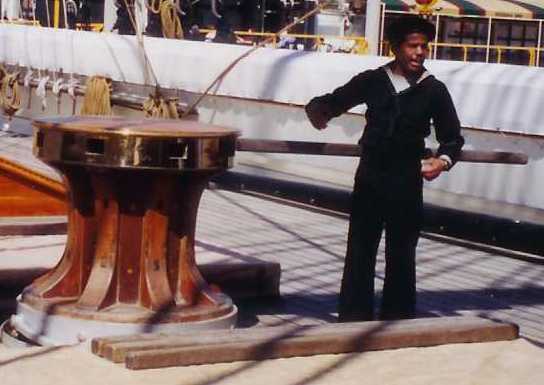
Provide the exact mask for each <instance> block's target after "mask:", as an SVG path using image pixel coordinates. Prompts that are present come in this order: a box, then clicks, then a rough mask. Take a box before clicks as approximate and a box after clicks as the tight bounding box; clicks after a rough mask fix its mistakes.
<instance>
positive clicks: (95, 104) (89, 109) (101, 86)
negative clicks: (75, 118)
mask: <svg viewBox="0 0 544 385" xmlns="http://www.w3.org/2000/svg"><path fill="white" fill-rule="evenodd" d="M110 93H111V82H110V81H109V80H108V79H106V78H105V77H103V76H92V77H90V78H89V79H87V83H86V84H85V97H84V99H83V106H82V107H81V111H80V112H79V114H80V115H112V111H111V100H110Z"/></svg>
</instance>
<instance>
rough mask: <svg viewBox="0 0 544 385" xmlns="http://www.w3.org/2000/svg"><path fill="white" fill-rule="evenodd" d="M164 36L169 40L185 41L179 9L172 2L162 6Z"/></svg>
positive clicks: (165, 1)
mask: <svg viewBox="0 0 544 385" xmlns="http://www.w3.org/2000/svg"><path fill="white" fill-rule="evenodd" d="M160 14H161V15H160V16H161V27H162V35H163V36H164V37H165V38H167V39H183V28H182V27H181V20H180V18H179V16H178V11H177V8H176V6H175V4H174V2H173V1H172V0H162V1H161V4H160Z"/></svg>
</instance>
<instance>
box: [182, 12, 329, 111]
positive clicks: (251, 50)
mask: <svg viewBox="0 0 544 385" xmlns="http://www.w3.org/2000/svg"><path fill="white" fill-rule="evenodd" d="M325 5H326V4H321V5H318V6H317V7H315V8H314V9H312V10H311V11H310V12H308V13H306V14H305V15H304V16H302V17H301V18H299V19H297V20H295V21H293V22H292V23H290V24H287V25H286V26H285V27H283V28H282V29H280V30H279V31H278V32H276V33H275V34H274V35H273V36H270V37H268V38H266V39H265V40H263V41H261V42H260V43H259V44H257V45H256V46H255V47H253V48H251V49H250V50H248V51H246V52H245V53H243V54H242V55H240V56H238V57H237V58H236V59H234V60H233V61H232V63H230V64H229V65H228V66H227V68H225V69H224V70H223V72H221V73H220V74H219V75H218V76H217V77H216V78H215V79H214V81H213V82H212V83H211V84H210V85H209V86H208V88H206V90H205V91H204V93H203V94H202V95H200V96H199V97H198V99H197V100H196V101H195V102H193V104H191V105H190V106H189V108H187V109H186V110H185V111H184V112H183V114H182V115H181V118H184V117H186V116H187V115H189V113H190V112H191V111H193V110H194V108H195V107H196V106H197V105H198V104H199V103H200V102H201V101H202V99H204V98H205V97H206V96H207V95H208V94H209V93H210V90H211V89H212V88H213V87H214V86H215V85H216V84H217V83H218V82H219V81H221V80H222V79H223V78H224V77H225V76H226V75H227V74H228V73H229V72H230V71H231V70H232V69H233V68H234V67H235V66H236V65H237V64H238V63H239V62H241V61H242V60H243V59H245V58H246V57H248V56H249V55H251V54H252V53H253V52H255V51H256V50H258V49H259V48H262V47H264V46H266V45H267V44H269V43H272V42H274V41H275V40H276V39H277V38H278V37H280V35H282V34H283V33H286V32H287V31H289V30H290V29H291V28H293V27H294V26H295V25H297V24H299V23H300V22H302V21H304V20H306V19H307V18H309V17H311V16H312V15H314V14H316V13H318V12H321V10H322V9H323V8H324V7H325Z"/></svg>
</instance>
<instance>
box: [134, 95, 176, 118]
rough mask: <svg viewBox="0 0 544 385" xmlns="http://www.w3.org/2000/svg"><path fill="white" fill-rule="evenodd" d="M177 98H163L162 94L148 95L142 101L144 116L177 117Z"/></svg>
mask: <svg viewBox="0 0 544 385" xmlns="http://www.w3.org/2000/svg"><path fill="white" fill-rule="evenodd" d="M177 101H178V99H177V98H169V99H167V100H165V99H164V98H163V97H162V96H160V95H159V96H157V95H149V98H147V100H146V101H145V102H144V103H143V106H142V107H143V110H144V113H145V117H146V118H164V119H179V114H178V109H177Z"/></svg>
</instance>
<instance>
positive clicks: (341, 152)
mask: <svg viewBox="0 0 544 385" xmlns="http://www.w3.org/2000/svg"><path fill="white" fill-rule="evenodd" d="M236 150H237V151H251V152H270V153H280V154H282V153H283V154H306V155H329V156H360V155H361V148H360V146H359V145H356V144H346V143H323V142H301V141H289V140H264V139H244V138H240V139H238V140H237V142H236ZM459 161H461V162H475V163H505V164H527V162H528V157H527V155H525V154H522V153H516V152H503V151H476V150H463V151H461V156H460V158H459Z"/></svg>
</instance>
